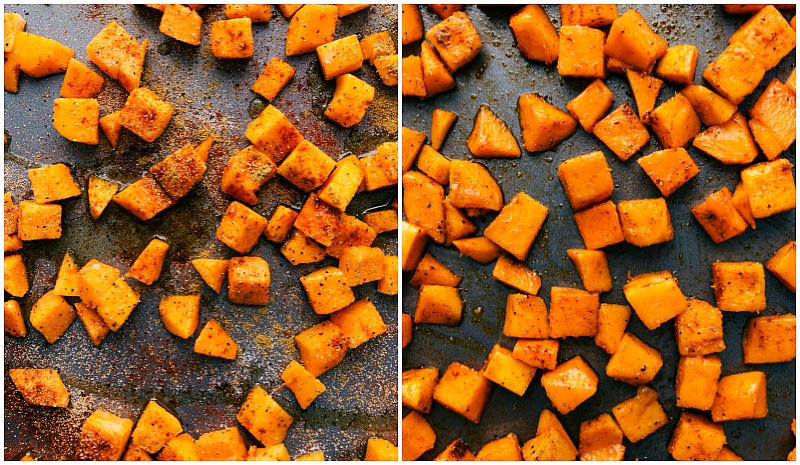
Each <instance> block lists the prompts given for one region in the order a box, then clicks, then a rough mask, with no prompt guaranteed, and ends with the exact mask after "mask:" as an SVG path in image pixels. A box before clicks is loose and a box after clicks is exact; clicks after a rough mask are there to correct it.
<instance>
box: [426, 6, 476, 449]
mask: <svg viewBox="0 0 800 465" xmlns="http://www.w3.org/2000/svg"><path fill="white" fill-rule="evenodd" d="M447 6H450V5H447ZM472 460H475V454H473V453H472V451H471V450H469V446H468V445H467V443H465V442H464V441H463V440H461V439H455V440H453V442H451V443H450V444H448V445H447V447H445V448H444V450H443V451H441V452H440V453H439V455H437V456H436V457H434V459H433V461H434V462H439V461H442V462H447V461H472Z"/></svg>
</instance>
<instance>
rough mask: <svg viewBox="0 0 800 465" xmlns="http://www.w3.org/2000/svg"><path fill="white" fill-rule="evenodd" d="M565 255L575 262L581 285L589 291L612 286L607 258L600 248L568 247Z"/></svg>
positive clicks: (603, 289)
mask: <svg viewBox="0 0 800 465" xmlns="http://www.w3.org/2000/svg"><path fill="white" fill-rule="evenodd" d="M567 256H568V257H569V258H570V260H572V262H573V263H574V264H575V268H577V270H578V275H580V277H581V282H582V283H583V287H584V288H585V289H586V290H587V291H589V292H606V291H610V290H611V288H612V282H611V272H610V271H609V270H608V259H607V258H606V254H605V252H603V251H602V250H579V249H568V250H567Z"/></svg>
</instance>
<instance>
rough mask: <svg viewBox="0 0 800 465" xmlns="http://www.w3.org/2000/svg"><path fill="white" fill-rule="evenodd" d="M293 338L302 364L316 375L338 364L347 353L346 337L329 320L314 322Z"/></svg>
mask: <svg viewBox="0 0 800 465" xmlns="http://www.w3.org/2000/svg"><path fill="white" fill-rule="evenodd" d="M294 339H295V342H296V343H297V348H298V350H299V351H300V359H301V361H302V363H303V366H304V367H306V370H308V371H309V372H310V373H311V374H312V375H314V376H316V377H319V376H320V375H321V374H323V373H325V372H326V371H328V370H330V369H331V368H333V367H335V366H336V365H338V364H339V362H341V361H342V360H343V359H344V356H345V355H347V342H348V341H347V337H346V336H345V334H344V333H343V332H342V330H341V328H339V327H338V326H336V325H335V324H333V323H332V322H330V321H323V322H322V323H319V324H316V325H314V326H312V327H310V328H308V329H307V330H305V331H303V332H301V333H300V334H298V335H297V336H295V338H294Z"/></svg>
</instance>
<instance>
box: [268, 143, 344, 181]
mask: <svg viewBox="0 0 800 465" xmlns="http://www.w3.org/2000/svg"><path fill="white" fill-rule="evenodd" d="M335 167H336V162H335V161H334V160H333V158H331V157H330V156H329V155H328V154H326V153H325V152H323V151H322V150H320V149H319V148H318V147H317V146H315V145H314V144H312V143H311V142H309V141H307V140H306V139H303V140H301V141H300V143H299V144H297V147H295V148H294V150H292V152H291V153H290V154H289V155H288V156H287V157H286V158H285V159H284V160H283V162H282V163H281V164H280V165H279V166H278V174H280V175H281V176H283V177H284V178H286V179H287V180H289V182H291V183H292V184H294V185H295V186H297V187H298V188H300V189H302V190H304V191H306V192H310V191H312V190H314V189H316V188H317V187H319V186H321V185H322V184H323V183H324V182H325V181H326V180H327V179H328V176H329V175H330V174H331V171H333V169H334V168H335Z"/></svg>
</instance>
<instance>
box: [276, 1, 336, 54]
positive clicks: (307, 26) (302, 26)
mask: <svg viewBox="0 0 800 465" xmlns="http://www.w3.org/2000/svg"><path fill="white" fill-rule="evenodd" d="M338 17H339V12H338V9H337V8H336V6H335V5H311V4H309V5H303V7H301V8H300V9H299V10H298V11H297V13H295V14H294V16H292V19H291V20H290V21H289V29H288V30H287V31H286V56H292V55H299V54H302V53H309V52H313V51H315V50H316V49H317V47H319V46H320V45H323V44H327V43H328V42H331V41H332V40H333V37H334V34H335V32H336V22H337V19H338Z"/></svg>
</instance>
